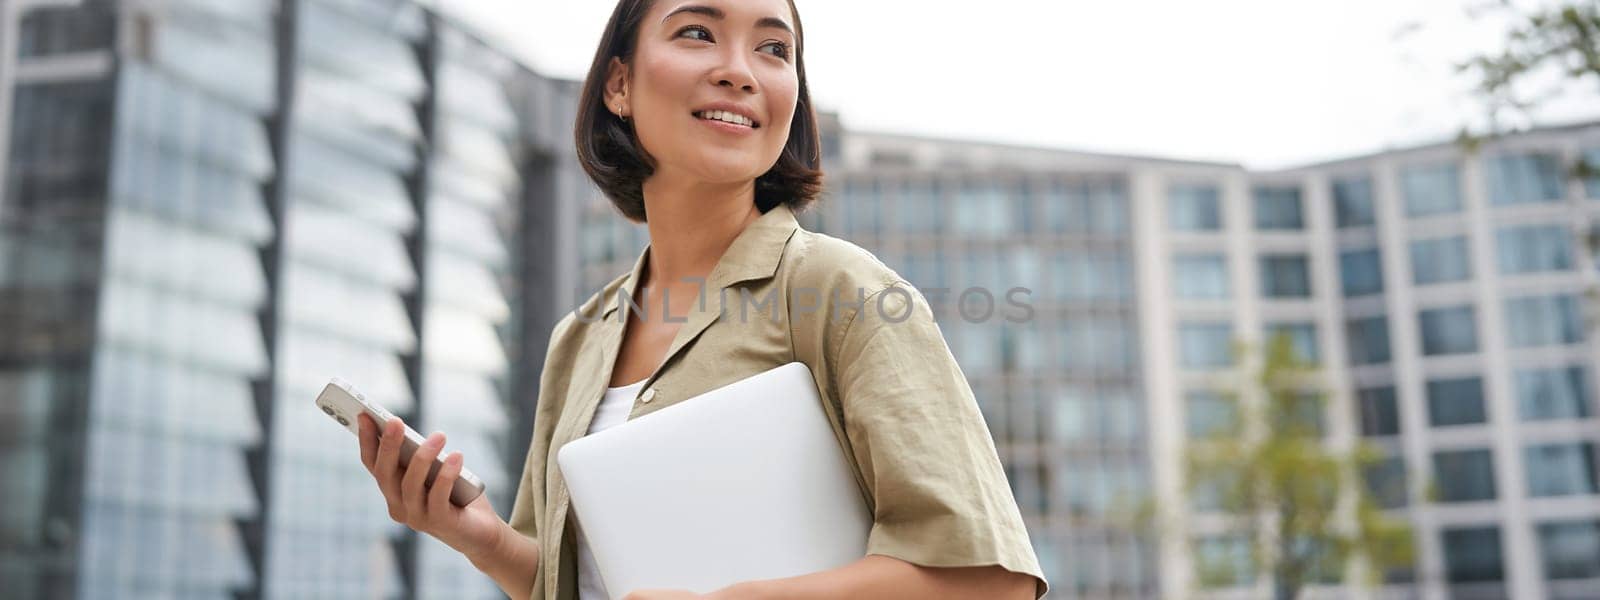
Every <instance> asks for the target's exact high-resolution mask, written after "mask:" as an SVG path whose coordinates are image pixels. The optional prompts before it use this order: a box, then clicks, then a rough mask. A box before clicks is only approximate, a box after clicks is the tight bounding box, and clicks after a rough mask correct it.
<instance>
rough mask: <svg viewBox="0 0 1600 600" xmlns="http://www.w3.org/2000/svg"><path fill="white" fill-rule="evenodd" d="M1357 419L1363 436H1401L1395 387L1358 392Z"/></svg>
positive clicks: (1387, 386) (1389, 386)
mask: <svg viewBox="0 0 1600 600" xmlns="http://www.w3.org/2000/svg"><path fill="white" fill-rule="evenodd" d="M1356 406H1357V407H1358V408H1357V417H1358V418H1359V419H1360V420H1361V435H1364V436H1367V437H1376V436H1383V435H1399V433H1400V410H1399V408H1398V406H1397V405H1396V404H1395V395H1394V386H1392V385H1386V386H1383V387H1375V388H1367V389H1364V390H1360V391H1358V392H1356Z"/></svg>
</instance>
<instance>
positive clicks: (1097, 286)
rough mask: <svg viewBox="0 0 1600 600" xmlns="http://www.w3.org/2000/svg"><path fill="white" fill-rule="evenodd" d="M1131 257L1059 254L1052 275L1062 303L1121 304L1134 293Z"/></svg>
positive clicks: (1075, 252) (1074, 253) (1083, 253)
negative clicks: (1109, 301)
mask: <svg viewBox="0 0 1600 600" xmlns="http://www.w3.org/2000/svg"><path fill="white" fill-rule="evenodd" d="M1131 271H1132V267H1131V266H1130V265H1129V264H1128V256H1127V254H1124V253H1121V252H1105V251H1067V252H1060V253H1057V254H1056V256H1055V261H1054V264H1052V265H1051V266H1050V275H1051V279H1052V284H1053V287H1054V288H1055V297H1056V298H1057V299H1060V300H1069V301H1083V300H1121V299H1124V298H1127V297H1128V296H1130V295H1132V293H1133V283H1132V280H1133V277H1132V274H1131Z"/></svg>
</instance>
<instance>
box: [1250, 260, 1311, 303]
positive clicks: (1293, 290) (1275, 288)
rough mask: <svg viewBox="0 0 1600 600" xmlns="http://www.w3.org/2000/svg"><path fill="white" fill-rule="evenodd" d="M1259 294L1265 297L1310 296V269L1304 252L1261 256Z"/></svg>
mask: <svg viewBox="0 0 1600 600" xmlns="http://www.w3.org/2000/svg"><path fill="white" fill-rule="evenodd" d="M1261 295H1262V296H1264V297H1267V298H1309V297H1311V269H1310V268H1309V267H1308V266H1307V261H1306V255H1304V254H1280V255H1267V256H1263V257H1261Z"/></svg>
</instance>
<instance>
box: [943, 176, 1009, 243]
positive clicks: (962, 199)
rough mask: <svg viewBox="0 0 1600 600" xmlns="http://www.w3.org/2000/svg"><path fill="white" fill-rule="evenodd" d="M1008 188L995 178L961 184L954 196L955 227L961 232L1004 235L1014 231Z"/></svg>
mask: <svg viewBox="0 0 1600 600" xmlns="http://www.w3.org/2000/svg"><path fill="white" fill-rule="evenodd" d="M1010 191H1011V190H1009V189H1008V188H1006V187H1004V186H1002V185H1001V184H999V183H997V182H976V183H969V184H967V185H964V186H961V188H960V189H959V191H957V192H956V198H955V211H956V212H955V219H954V223H955V227H956V230H958V231H960V232H963V233H970V234H977V235H989V236H997V235H1005V234H1007V233H1011V232H1013V231H1015V229H1016V225H1015V224H1014V223H1012V222H1011V217H1012V216H1013V215H1014V214H1015V211H1014V210H1013V209H1012V206H1011V202H1012V194H1011V193H1010Z"/></svg>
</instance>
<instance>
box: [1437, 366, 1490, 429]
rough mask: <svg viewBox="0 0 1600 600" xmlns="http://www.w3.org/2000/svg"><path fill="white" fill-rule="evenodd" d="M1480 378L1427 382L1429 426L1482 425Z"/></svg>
mask: <svg viewBox="0 0 1600 600" xmlns="http://www.w3.org/2000/svg"><path fill="white" fill-rule="evenodd" d="M1486 420H1488V419H1487V417H1486V416H1485V413H1484V409H1483V378H1481V377H1463V378H1460V379H1439V380H1434V381H1429V382H1428V424H1429V425H1432V426H1434V427H1449V426H1451V425H1472V424H1474V423H1483V422H1485V421H1486Z"/></svg>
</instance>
